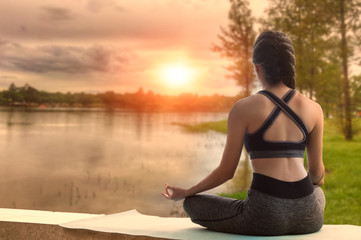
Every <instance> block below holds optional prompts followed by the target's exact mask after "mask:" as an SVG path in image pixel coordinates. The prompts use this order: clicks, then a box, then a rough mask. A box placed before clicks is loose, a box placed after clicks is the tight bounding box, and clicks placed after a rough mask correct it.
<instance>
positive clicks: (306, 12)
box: [261, 0, 334, 99]
mask: <svg viewBox="0 0 361 240" xmlns="http://www.w3.org/2000/svg"><path fill="white" fill-rule="evenodd" d="M326 7H327V6H326V5H325V1H314V0H293V1H289V0H271V1H270V7H269V8H268V9H267V11H266V12H267V19H262V21H261V22H262V26H263V28H264V29H276V30H279V31H283V32H285V33H286V34H287V35H288V36H289V37H290V39H291V40H292V43H293V46H294V49H295V56H296V82H297V89H298V90H299V91H300V92H302V93H306V94H308V96H309V97H310V98H311V99H312V98H314V96H315V94H317V92H318V90H320V86H319V83H320V82H321V81H322V75H323V72H322V70H323V69H325V68H329V66H327V65H328V59H329V58H328V57H327V53H328V51H329V49H330V48H332V47H334V46H332V45H331V43H332V41H330V40H329V38H328V35H329V34H330V31H331V27H330V25H329V24H326V23H327V21H328V14H327V12H325V10H324V9H325V8H326Z"/></svg>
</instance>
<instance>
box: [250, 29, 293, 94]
mask: <svg viewBox="0 0 361 240" xmlns="http://www.w3.org/2000/svg"><path fill="white" fill-rule="evenodd" d="M252 61H253V63H254V64H260V65H261V68H262V70H263V73H264V74H265V80H266V81H267V82H268V83H269V84H270V85H276V84H278V83H279V82H281V81H282V82H283V83H284V84H285V85H286V86H288V87H289V88H293V89H294V88H295V87H296V83H295V63H296V60H295V52H294V50H293V46H292V42H291V40H290V39H289V38H288V37H287V36H286V34H284V33H282V32H276V31H266V32H263V33H261V34H260V35H259V36H258V37H257V39H256V42H255V43H254V45H253V57H252Z"/></svg>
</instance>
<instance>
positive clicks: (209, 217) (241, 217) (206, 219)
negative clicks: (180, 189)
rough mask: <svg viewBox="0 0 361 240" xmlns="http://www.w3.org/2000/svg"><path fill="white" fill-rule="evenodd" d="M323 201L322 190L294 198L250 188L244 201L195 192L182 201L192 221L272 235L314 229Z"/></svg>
mask: <svg viewBox="0 0 361 240" xmlns="http://www.w3.org/2000/svg"><path fill="white" fill-rule="evenodd" d="M325 204H326V200H325V196H324V193H323V191H322V189H321V188H320V187H319V186H314V191H313V193H311V194H309V195H307V196H305V197H301V198H296V199H287V198H279V197H274V196H272V195H269V194H266V193H263V192H260V191H257V190H253V189H250V190H249V191H248V196H247V198H246V199H245V200H236V199H232V198H225V197H219V196H214V195H208V194H198V195H195V196H191V197H188V198H186V199H185V200H184V204H183V207H184V210H185V211H186V213H187V214H188V215H189V216H190V218H191V220H192V221H193V222H194V223H197V224H200V225H202V226H204V227H207V228H208V229H210V230H213V231H218V232H226V233H234V234H246V235H260V236H275V235H285V234H306V233H313V232H317V231H318V230H320V229H321V227H322V225H323V213H324V208H325Z"/></svg>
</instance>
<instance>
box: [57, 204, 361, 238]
mask: <svg viewBox="0 0 361 240" xmlns="http://www.w3.org/2000/svg"><path fill="white" fill-rule="evenodd" d="M59 225H60V226H61V227H64V228H71V229H87V230H93V231H99V232H107V233H123V234H128V235H136V236H150V237H160V238H169V239H187V240H200V239H213V240H218V239H219V240H220V239H222V240H236V239H238V240H251V239H252V240H256V239H257V240H258V239H259V240H272V239H281V240H286V239H291V240H308V239H317V240H330V239H345V240H360V239H361V227H360V226H354V225H324V226H323V227H322V229H321V230H320V231H319V232H317V233H312V234H306V235H292V236H290V235H287V236H277V237H258V236H245V235H235V234H227V233H217V232H213V231H209V230H206V229H205V228H203V227H201V226H199V225H197V224H194V223H192V222H191V221H190V219H189V218H169V217H157V216H149V215H143V214H140V213H139V212H137V211H136V210H130V211H127V212H122V213H117V214H110V215H106V216H99V217H94V218H90V219H84V220H79V221H73V222H68V223H62V224H59Z"/></svg>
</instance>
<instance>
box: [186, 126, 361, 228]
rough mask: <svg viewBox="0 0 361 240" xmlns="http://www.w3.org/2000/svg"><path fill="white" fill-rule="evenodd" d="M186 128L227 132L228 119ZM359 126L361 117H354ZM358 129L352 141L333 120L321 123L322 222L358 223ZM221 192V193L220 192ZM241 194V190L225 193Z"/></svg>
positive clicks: (360, 138) (360, 169) (360, 165)
mask: <svg viewBox="0 0 361 240" xmlns="http://www.w3.org/2000/svg"><path fill="white" fill-rule="evenodd" d="M182 126H184V128H185V130H186V131H189V132H194V133H196V132H205V131H208V130H214V131H217V132H221V133H224V134H226V133H227V121H225V120H222V121H217V122H207V123H202V124H197V125H188V124H182ZM354 126H355V129H360V126H361V119H355V120H354ZM360 159H361V131H358V133H355V136H354V140H353V141H346V140H344V137H343V136H342V134H341V133H340V131H339V128H338V126H337V124H336V122H335V121H334V120H326V121H325V127H324V141H323V161H324V164H325V167H326V179H325V185H324V186H322V189H323V190H324V192H325V196H326V199H327V204H326V209H325V220H324V222H325V224H354V225H359V226H360V225H361V200H360V196H361V181H360V179H359V177H358V176H359V173H360V172H361V163H360ZM221 195H224V194H221ZM226 196H229V197H234V198H244V197H245V194H244V193H241V194H239V193H235V194H227V195H226Z"/></svg>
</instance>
